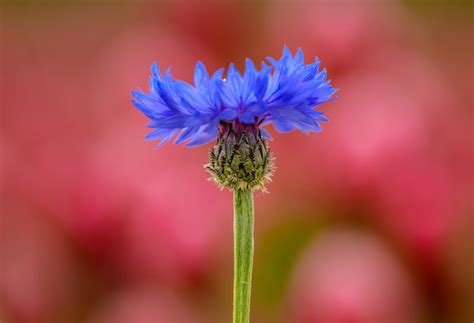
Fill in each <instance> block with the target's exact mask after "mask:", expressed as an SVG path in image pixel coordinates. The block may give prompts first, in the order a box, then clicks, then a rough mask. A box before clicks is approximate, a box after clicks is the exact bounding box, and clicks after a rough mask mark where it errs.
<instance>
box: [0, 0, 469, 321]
mask: <svg viewBox="0 0 474 323" xmlns="http://www.w3.org/2000/svg"><path fill="white" fill-rule="evenodd" d="M0 9H1V39H0V46H1V57H0V58H1V71H0V90H1V92H0V94H1V103H0V105H1V116H0V122H1V128H0V184H1V187H0V192H1V205H0V213H1V215H0V216H1V222H0V230H1V231H0V257H1V258H0V321H1V322H2V323H76V322H77V323H79V322H84V323H148V322H150V323H152V322H153V323H188V322H192V323H208V322H210V323H213V322H217V323H221V322H229V321H230V318H231V310H232V309H231V304H232V302H231V296H232V205H231V203H232V202H231V201H232V197H231V193H230V192H228V191H220V190H219V189H217V188H216V187H214V185H213V184H212V183H210V182H209V181H207V177H208V175H207V174H206V173H205V172H204V170H203V168H202V165H203V164H205V163H206V161H207V150H208V149H209V148H210V147H211V146H212V145H208V146H205V147H199V148H196V149H186V148H183V147H181V146H173V145H167V146H165V147H164V148H162V149H160V150H158V151H157V150H154V149H153V146H154V144H153V143H151V142H145V141H143V137H144V135H145V134H146V133H147V131H148V130H147V129H146V127H145V124H146V118H145V117H144V116H143V115H142V114H141V113H139V112H138V111H137V110H136V109H135V108H134V107H133V106H132V104H131V103H130V90H131V89H136V88H138V87H142V88H146V87H147V78H148V75H149V66H150V64H151V62H152V61H153V60H156V61H158V62H159V63H160V65H161V66H163V67H167V66H169V65H172V66H173V71H174V76H175V77H178V78H183V79H185V80H188V81H190V80H191V79H192V70H193V67H194V64H195V62H196V61H197V60H202V61H204V62H205V63H206V65H207V66H208V67H209V68H210V69H211V70H213V69H215V68H217V67H219V66H222V65H224V66H227V65H228V64H229V63H230V62H234V63H236V64H237V65H238V66H240V67H242V66H243V63H244V58H245V57H251V58H253V59H254V60H257V61H260V60H262V59H264V58H265V57H266V56H267V55H271V56H274V57H277V56H279V55H280V51H281V49H282V47H283V45H284V44H287V45H288V46H289V47H290V48H291V49H292V50H293V51H294V50H296V49H297V47H302V48H303V50H304V53H305V56H306V59H307V60H310V59H313V58H314V56H315V55H317V56H318V57H319V58H320V59H321V61H322V64H323V66H325V67H327V68H328V71H329V75H330V78H331V79H332V80H333V84H334V85H335V86H336V87H338V88H339V89H340V91H339V96H340V98H339V99H338V100H337V101H335V102H332V103H329V104H326V105H324V106H322V110H324V111H325V112H326V114H327V115H328V116H329V118H330V122H329V123H327V124H325V125H324V131H323V133H321V134H313V135H308V136H307V135H304V134H301V133H297V132H295V133H291V134H289V135H280V134H276V133H274V132H273V133H272V134H273V135H274V137H275V140H274V141H273V142H272V143H271V147H272V149H273V151H274V154H275V156H276V157H277V166H278V169H277V173H276V175H275V177H274V181H273V183H271V184H270V185H269V186H268V188H269V191H270V194H261V193H258V194H257V196H256V212H257V214H256V217H257V219H256V258H255V270H254V292H253V298H252V322H255V323H336V322H337V323H415V322H416V323H418V322H420V323H425V322H426V323H430V322H433V323H457V322H459V323H460V322H471V321H472V320H473V319H474V281H473V277H474V259H473V255H474V248H473V246H474V226H473V222H474V221H473V210H474V208H473V203H472V201H473V199H472V198H473V186H472V185H473V179H474V178H473V142H472V139H473V109H472V108H473V106H474V100H473V91H472V90H473V85H474V84H473V73H474V67H473V57H474V55H473V54H474V53H473V39H474V35H473V23H472V21H473V18H474V15H473V14H472V13H473V12H474V11H473V10H472V9H473V7H472V3H471V2H469V1H449V0H446V1H442V0H438V1H428V0H426V1H423V0H419V1H410V0H405V1H395V0H361V1H345V0H334V1H329V0H324V1H323V0H321V1H311V0H293V1H291V0H260V1H251V0H167V1H140V0H122V1H116V2H113V1H105V0H104V1H79V0H77V1H66V0H62V1H61V0H56V1H41V0H39V1H33V0H30V1H16V0H10V1H6V2H3V4H2V7H0Z"/></svg>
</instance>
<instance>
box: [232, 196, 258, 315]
mask: <svg viewBox="0 0 474 323" xmlns="http://www.w3.org/2000/svg"><path fill="white" fill-rule="evenodd" d="M253 218H254V214H253V193H252V191H251V190H234V312H233V315H234V320H233V323H249V321H250V294H251V290H252V265H253V249H254V239H253V231H254V229H253V227H254V219H253Z"/></svg>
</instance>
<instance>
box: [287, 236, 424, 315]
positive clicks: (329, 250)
mask: <svg viewBox="0 0 474 323" xmlns="http://www.w3.org/2000/svg"><path fill="white" fill-rule="evenodd" d="M410 280H411V279H410V277H409V276H408V274H407V272H406V271H405V270H404V268H403V267H402V266H401V264H400V263H398V261H397V259H396V257H395V255H393V254H392V253H391V252H390V250H389V249H387V247H386V246H384V244H383V243H381V242H380V241H379V240H378V239H377V238H375V237H373V236H371V235H370V234H367V233H363V232H360V233H358V232H355V231H353V230H341V229H338V230H333V231H329V232H326V233H324V234H323V235H321V236H320V237H318V238H317V239H316V240H315V241H314V243H313V244H312V245H311V246H310V247H309V248H308V249H307V251H306V252H305V253H304V254H303V256H302V258H301V260H300V263H299V265H298V266H297V268H296V270H295V272H294V275H293V283H292V287H291V291H290V304H291V310H292V313H293V316H292V317H293V319H292V320H291V321H292V322H300V323H316V322H324V323H336V322H340V323H348V322H351V323H358V322H360V323H380V322H385V323H410V322H419V317H418V315H419V313H417V310H416V309H417V308H419V304H417V298H416V296H417V295H416V292H415V291H414V290H413V288H412V283H411V281H410Z"/></svg>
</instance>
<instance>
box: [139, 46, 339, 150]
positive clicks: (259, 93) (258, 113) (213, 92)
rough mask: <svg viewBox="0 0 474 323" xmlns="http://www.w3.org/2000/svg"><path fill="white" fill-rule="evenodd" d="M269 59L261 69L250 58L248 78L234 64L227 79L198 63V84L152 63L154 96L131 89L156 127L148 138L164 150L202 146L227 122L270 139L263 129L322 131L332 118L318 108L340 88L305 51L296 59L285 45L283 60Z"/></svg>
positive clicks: (151, 84)
mask: <svg viewBox="0 0 474 323" xmlns="http://www.w3.org/2000/svg"><path fill="white" fill-rule="evenodd" d="M267 60H268V63H269V64H267V63H265V62H262V65H261V68H260V69H257V68H256V67H255V65H254V63H253V62H252V60H250V59H247V60H246V63H245V71H244V73H243V74H241V73H240V72H239V71H238V70H237V68H236V67H235V65H234V64H231V65H230V66H229V68H228V70H227V75H226V76H227V77H226V78H223V74H224V69H223V68H221V69H219V70H217V71H216V72H214V74H212V75H211V76H210V75H209V74H208V72H207V71H206V68H205V66H204V64H203V63H201V62H198V63H197V64H196V68H195V72H194V86H193V85H191V84H189V83H186V82H183V81H180V80H175V79H173V78H172V76H171V71H170V69H168V70H167V71H166V73H165V74H164V75H162V74H161V72H160V70H159V68H158V65H157V64H156V63H153V65H152V67H151V77H150V80H149V86H150V93H143V92H142V91H132V95H133V99H132V102H133V104H134V105H135V106H136V107H137V108H138V109H139V110H140V111H142V112H143V113H144V114H145V115H146V116H147V117H149V118H150V119H151V121H150V122H149V123H148V126H149V127H151V128H155V130H154V131H152V132H151V133H150V134H148V135H147V136H146V137H145V139H148V140H159V141H160V142H159V145H158V146H161V145H163V144H165V143H166V142H168V141H169V140H171V139H173V138H174V137H176V140H175V143H176V144H179V143H184V142H185V143H186V146H197V145H201V144H205V143H208V142H210V141H213V140H215V139H216V137H217V136H218V134H219V129H220V128H222V127H221V126H222V125H225V124H234V125H236V124H239V125H242V126H244V127H245V125H255V127H257V128H258V130H259V132H260V133H261V135H262V136H263V138H266V139H271V137H270V135H269V134H268V132H267V131H266V130H265V129H263V126H265V125H267V124H269V123H272V124H273V126H274V127H275V129H276V130H277V131H279V132H288V131H291V130H293V129H298V130H300V131H302V132H304V133H307V132H318V131H320V130H321V126H320V124H319V122H320V121H327V118H326V117H325V116H324V114H323V113H322V112H320V111H317V110H315V107H316V106H318V105H320V104H322V103H325V102H328V101H330V100H332V99H333V95H334V93H335V92H336V89H335V88H334V87H332V86H331V85H330V81H329V80H327V73H326V70H325V69H324V70H322V71H320V70H319V67H320V62H319V60H318V59H316V61H315V62H314V63H312V64H305V63H304V59H303V52H302V50H301V49H299V50H298V51H297V52H296V54H295V55H294V56H293V55H292V54H291V52H290V50H289V49H288V47H286V46H285V47H284V49H283V55H282V57H281V58H280V59H279V60H275V59H273V58H271V57H270V58H268V59H267Z"/></svg>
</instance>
